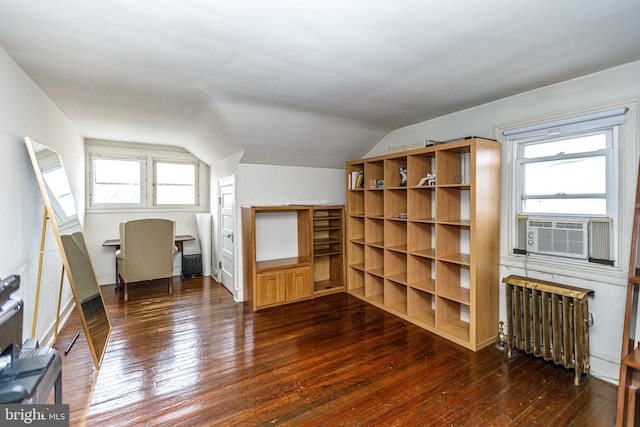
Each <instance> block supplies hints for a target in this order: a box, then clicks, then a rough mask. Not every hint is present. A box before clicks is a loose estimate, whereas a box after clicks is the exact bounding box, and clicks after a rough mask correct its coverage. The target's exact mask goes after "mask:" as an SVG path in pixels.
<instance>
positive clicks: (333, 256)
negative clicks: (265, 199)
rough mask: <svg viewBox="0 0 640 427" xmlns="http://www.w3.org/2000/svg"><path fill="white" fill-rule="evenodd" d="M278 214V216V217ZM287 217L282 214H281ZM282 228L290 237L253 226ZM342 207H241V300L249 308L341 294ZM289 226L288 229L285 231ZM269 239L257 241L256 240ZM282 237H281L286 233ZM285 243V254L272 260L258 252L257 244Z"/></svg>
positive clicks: (342, 284) (342, 260)
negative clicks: (272, 221) (270, 233)
mask: <svg viewBox="0 0 640 427" xmlns="http://www.w3.org/2000/svg"><path fill="white" fill-rule="evenodd" d="M278 215H282V217H281V218H278ZM285 215H286V216H285ZM271 220H276V221H279V222H278V223H277V224H275V223H274V224H275V225H274V227H275V226H276V225H277V227H280V229H282V227H285V230H286V233H283V234H286V235H288V236H290V235H291V234H296V238H295V239H294V240H295V241H289V242H282V241H280V238H279V237H280V236H272V237H265V235H266V236H268V233H264V234H263V235H259V233H258V229H259V225H260V224H261V221H262V224H263V225H262V227H266V228H268V227H269V222H268V221H271ZM343 222H344V207H343V206H243V207H242V236H243V260H244V292H245V295H246V298H245V302H246V303H247V304H249V305H250V306H251V307H252V309H253V310H254V311H255V310H259V309H262V308H268V307H274V306H278V305H282V304H287V303H290V302H294V301H300V300H304V299H309V298H314V297H316V296H320V295H325V294H329V293H334V292H343V291H344V289H345V286H344V277H345V257H346V254H345V250H344V224H343ZM287 228H290V229H287ZM264 238H267V239H269V240H270V241H266V242H261V241H259V240H258V239H264ZM283 239H285V240H286V238H285V237H283ZM261 244H262V245H270V244H271V245H272V246H273V247H274V248H275V247H277V246H282V245H283V244H284V245H285V246H289V248H288V250H289V252H291V253H289V254H288V255H291V256H285V257H282V258H278V257H276V258H272V257H269V256H266V259H263V258H265V255H264V254H258V247H259V246H260V245H261Z"/></svg>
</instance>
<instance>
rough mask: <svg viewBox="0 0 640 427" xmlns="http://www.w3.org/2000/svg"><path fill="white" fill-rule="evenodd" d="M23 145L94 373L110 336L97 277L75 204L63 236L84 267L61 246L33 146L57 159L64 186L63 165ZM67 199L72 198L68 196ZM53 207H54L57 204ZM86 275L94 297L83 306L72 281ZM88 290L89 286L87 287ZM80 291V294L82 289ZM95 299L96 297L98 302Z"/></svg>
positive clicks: (32, 142) (27, 140)
mask: <svg viewBox="0 0 640 427" xmlns="http://www.w3.org/2000/svg"><path fill="white" fill-rule="evenodd" d="M24 141H25V144H26V146H27V151H28V152H29V157H30V158H31V163H32V165H33V170H34V172H35V175H36V180H37V181H38V186H39V187H40V192H41V193H42V199H43V200H44V204H45V209H46V213H47V218H48V219H49V222H50V223H51V225H52V228H53V232H54V234H55V237H56V242H57V243H58V249H59V251H60V256H61V257H62V262H63V267H64V269H65V271H66V273H67V279H68V280H69V285H70V286H71V290H72V292H73V297H74V299H75V302H76V307H77V309H78V314H79V315H80V320H81V323H82V327H83V329H84V333H85V336H86V337H87V344H88V345H89V350H90V351H91V357H92V358H93V363H94V365H95V367H96V369H99V368H100V364H101V363H102V358H103V357H104V354H105V352H106V348H107V344H108V342H109V338H110V336H111V323H110V322H109V316H108V315H107V312H106V308H105V306H104V299H103V297H102V291H101V290H100V284H99V283H98V280H97V277H96V275H95V269H94V268H93V262H92V260H91V255H90V254H89V250H88V247H87V242H86V238H85V236H84V231H83V229H82V225H81V224H80V221H79V220H78V219H77V211H76V210H75V201H73V208H74V211H75V213H76V215H75V216H76V221H77V222H78V224H77V227H74V229H75V230H76V231H75V232H74V233H73V234H64V236H69V237H70V238H71V239H73V240H75V242H74V243H76V245H77V246H78V250H79V251H81V252H84V254H83V255H85V257H86V261H88V265H86V263H84V265H79V264H80V262H81V261H83V260H82V259H77V258H78V257H76V258H75V259H72V260H70V258H69V257H70V254H68V253H67V251H66V250H65V246H64V244H63V243H64V242H63V239H62V236H63V235H61V234H60V224H58V217H59V215H58V214H57V213H56V211H55V210H54V209H53V205H52V201H51V199H50V197H49V192H48V191H47V186H46V185H45V181H44V176H43V172H42V169H41V167H40V163H39V162H38V157H37V154H36V153H37V152H38V151H39V150H38V151H37V150H36V144H37V145H39V146H42V147H44V148H45V149H47V150H50V151H51V152H52V153H53V154H55V155H56V156H57V157H58V161H59V163H60V167H61V168H62V171H63V172H64V174H65V175H64V177H65V178H66V180H67V185H68V183H69V178H68V176H67V175H66V171H65V169H64V165H63V164H62V159H61V157H60V154H59V153H58V152H57V151H55V150H53V149H51V148H50V147H48V146H46V145H45V144H42V143H40V142H38V141H36V140H34V139H31V138H29V137H25V139H24ZM71 197H73V196H72V195H71ZM56 206H58V203H57V202H56ZM45 221H46V220H45ZM78 232H79V234H78ZM78 236H80V237H81V239H80V238H75V237H78ZM81 244H83V245H84V248H82V247H81V246H80V245H81ZM70 261H71V262H70ZM87 275H88V277H89V280H91V279H92V280H93V281H95V284H96V287H97V290H98V293H97V295H95V294H91V297H90V298H87V301H85V302H84V303H85V304H83V300H82V295H80V293H81V292H80V290H79V288H78V286H77V284H76V281H75V278H78V279H81V278H83V277H84V278H85V279H86V278H87ZM89 286H91V284H89ZM82 290H83V292H84V290H85V289H84V288H83V289H82ZM96 297H99V299H98V298H96ZM102 313H104V319H102V318H99V319H98V321H95V318H90V317H89V315H95V314H97V315H99V316H100V317H101V316H102ZM59 314H60V313H58V314H57V315H59ZM105 321H106V331H105V330H104V329H102V328H100V329H99V328H98V327H101V326H102V325H103V324H104V323H105Z"/></svg>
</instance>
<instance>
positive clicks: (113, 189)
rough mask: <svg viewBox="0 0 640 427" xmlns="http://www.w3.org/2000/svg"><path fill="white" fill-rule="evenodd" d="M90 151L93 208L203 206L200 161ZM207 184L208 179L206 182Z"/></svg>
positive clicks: (203, 176)
mask: <svg viewBox="0 0 640 427" xmlns="http://www.w3.org/2000/svg"><path fill="white" fill-rule="evenodd" d="M176 157H178V159H175V160H174V159H170V158H169V159H164V158H163V159H162V160H160V159H157V158H153V157H151V156H146V157H145V156H139V157H135V156H131V157H124V156H118V157H115V156H112V157H110V156H109V155H98V154H90V155H89V167H90V169H91V174H90V176H91V180H90V182H88V185H89V186H90V192H89V200H90V207H91V208H116V209H117V208H124V209H126V208H152V207H182V208H185V207H193V208H196V209H198V208H201V207H202V200H200V199H201V198H202V196H201V195H200V191H201V185H202V183H201V181H202V180H204V179H205V175H206V174H203V171H202V167H201V164H200V162H198V161H197V160H191V159H183V158H180V157H186V156H184V155H182V156H176ZM204 185H206V182H205V183H204Z"/></svg>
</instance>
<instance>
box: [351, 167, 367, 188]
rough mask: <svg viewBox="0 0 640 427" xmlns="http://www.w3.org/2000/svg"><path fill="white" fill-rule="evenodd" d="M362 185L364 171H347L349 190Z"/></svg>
mask: <svg viewBox="0 0 640 427" xmlns="http://www.w3.org/2000/svg"><path fill="white" fill-rule="evenodd" d="M363 187H364V172H363V171H353V172H351V173H349V190H354V189H356V188H363Z"/></svg>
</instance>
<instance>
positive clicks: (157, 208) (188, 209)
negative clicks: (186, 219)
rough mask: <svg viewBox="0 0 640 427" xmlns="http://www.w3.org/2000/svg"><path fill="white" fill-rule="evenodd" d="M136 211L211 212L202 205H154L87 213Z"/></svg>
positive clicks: (92, 210)
mask: <svg viewBox="0 0 640 427" xmlns="http://www.w3.org/2000/svg"><path fill="white" fill-rule="evenodd" d="M122 212H126V213H134V212H198V213H200V212H205V213H206V212H209V211H208V209H207V208H205V207H201V206H153V207H135V208H87V210H86V212H85V213H86V214H117V213H122Z"/></svg>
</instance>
